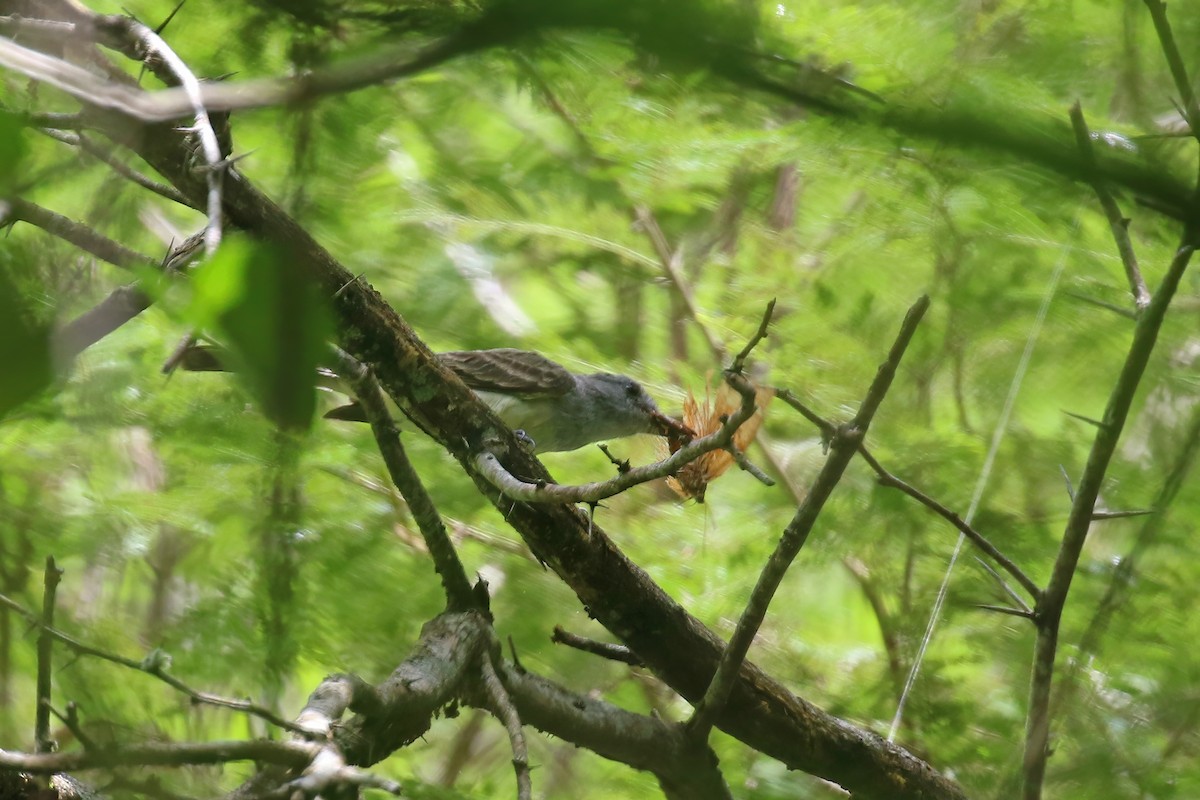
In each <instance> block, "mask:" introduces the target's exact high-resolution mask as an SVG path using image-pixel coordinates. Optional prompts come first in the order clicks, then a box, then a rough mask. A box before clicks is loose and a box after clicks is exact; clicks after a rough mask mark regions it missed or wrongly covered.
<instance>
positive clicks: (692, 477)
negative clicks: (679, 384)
mask: <svg viewBox="0 0 1200 800" xmlns="http://www.w3.org/2000/svg"><path fill="white" fill-rule="evenodd" d="M774 396H775V391H774V390H773V389H759V388H757V387H756V388H755V397H754V403H755V405H756V406H758V408H757V409H755V411H754V414H753V415H752V416H751V417H750V419H748V420H746V421H745V422H743V423H742V426H741V427H740V428H738V429H737V431H736V432H735V433H734V434H733V445H734V447H736V448H737V449H738V450H741V451H743V452H745V450H746V448H747V447H749V446H750V445H751V444H752V443H753V442H754V437H755V436H756V435H758V429H759V428H760V427H762V422H763V416H764V415H765V413H766V408H767V405H768V404H769V403H770V402H771V398H772V397H774ZM741 405H742V396H741V395H739V394H738V393H737V392H736V391H735V390H734V389H733V387H732V386H730V385H729V384H727V383H725V382H724V381H722V383H721V386H720V387H719V388H718V389H717V392H716V397H715V398H714V397H713V393H712V388H711V386H710V385H709V384H708V383H707V382H706V383H705V386H704V402H703V403H700V402H699V401H697V400H696V396H695V395H694V394H692V393H691V392H690V391H689V392H688V396H687V399H685V400H684V401H683V423H682V424H679V426H678V427H680V428H683V429H685V430H694V431H695V433H694V434H693V436H708V435H709V434H710V433H715V432H716V431H717V430H719V429H720V428H721V420H722V418H726V419H727V418H728V417H730V416H731V415H732V414H733V413H734V412H735V411H737V410H738V409H739V408H740V407H741ZM668 438H670V437H668ZM680 446H681V445H677V444H676V443H675V441H674V440H673V439H671V440H670V451H671V452H672V453H673V452H675V451H676V450H678V449H679V447H680ZM733 463H734V462H733V456H731V455H730V454H729V453H728V452H726V451H725V450H713V451H711V452H708V453H705V454H704V455H702V456H700V457H699V458H697V459H696V460H695V461H691V462H689V463H687V464H685V465H684V466H683V467H682V468H680V470H679V472H677V473H676V474H675V475H674V476H673V477H670V478H667V485H668V486H670V487H671V488H672V489H674V490H675V492H676V493H677V494H678V495H679V496H680V497H683V498H685V499H687V498H695V500H696V502H697V503H703V502H704V493H705V491H706V490H707V489H708V484H710V483H712V482H713V481H715V480H716V479H717V478H719V477H721V475H723V474H724V473H725V470H727V469H729V467H730V465H732V464H733Z"/></svg>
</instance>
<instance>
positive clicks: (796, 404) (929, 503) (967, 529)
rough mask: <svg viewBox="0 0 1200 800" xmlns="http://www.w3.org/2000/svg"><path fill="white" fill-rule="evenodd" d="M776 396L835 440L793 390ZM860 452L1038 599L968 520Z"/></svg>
mask: <svg viewBox="0 0 1200 800" xmlns="http://www.w3.org/2000/svg"><path fill="white" fill-rule="evenodd" d="M775 396H776V397H778V398H779V399H780V400H782V401H783V402H785V403H787V404H788V405H789V406H791V407H792V408H794V409H796V410H797V411H799V412H800V414H801V416H803V417H804V418H805V419H807V420H808V421H809V422H811V423H813V424H814V425H815V426H817V428H819V429H820V431H821V435H822V436H823V437H824V438H825V439H826V440H827V441H828V440H829V439H830V438H832V436H833V435H834V433H835V432H836V430H837V426H835V425H834V424H833V423H832V422H829V421H828V420H826V419H824V418H823V417H821V416H819V415H818V414H817V413H816V412H814V411H813V410H812V409H810V408H809V407H808V406H806V405H805V404H804V403H802V402H801V401H800V400H799V398H797V397H796V396H795V395H794V394H793V393H792V392H791V391H789V390H787V389H780V388H776V389H775ZM858 452H859V454H860V455H861V456H862V457H863V460H864V461H866V462H867V465H868V466H870V467H871V469H872V470H874V471H875V474H876V476H878V478H879V483H880V485H882V486H886V487H889V488H892V489H898V490H900V491H901V492H903V493H904V494H906V495H908V496H909V497H911V498H912V499H914V500H916V501H917V502H918V503H920V504H921V505H923V506H925V507H926V508H928V509H929V510H930V511H932V512H934V513H935V514H937V515H938V516H940V517H942V518H943V519H945V520H946V521H947V522H949V523H950V524H951V525H953V526H954V527H955V528H957V529H958V531H959V532H960V533H962V534H963V535H964V536H965V537H967V538H968V539H969V540H970V541H971V543H972V544H974V545H975V546H976V547H978V548H979V549H980V550H982V551H983V552H984V553H986V554H987V555H988V556H989V557H991V558H992V559H993V560H994V561H995V562H996V563H997V564H999V565H1000V566H1001V567H1003V568H1004V570H1005V571H1006V572H1008V573H1009V574H1010V575H1011V576H1012V577H1013V579H1014V580H1016V581H1017V583H1019V584H1021V586H1022V587H1023V588H1024V589H1025V591H1027V592H1029V596H1030V597H1032V598H1034V599H1035V600H1036V599H1037V597H1038V596H1039V594H1040V593H1041V589H1040V588H1039V587H1038V585H1037V584H1036V583H1034V582H1033V579H1032V578H1030V577H1029V576H1028V575H1026V574H1025V573H1024V572H1023V571H1022V570H1021V568H1020V567H1018V566H1017V564H1016V562H1014V561H1013V560H1012V559H1010V558H1009V557H1008V556H1006V555H1004V554H1003V553H1002V552H1000V549H999V548H997V547H996V546H995V545H993V544H992V543H991V542H990V541H989V540H988V539H987V537H985V536H984V535H983V534H981V533H980V532H979V531H977V530H975V529H974V528H973V527H971V525H970V524H968V523H967V521H966V520H964V519H963V518H962V517H961V516H959V515H958V514H957V513H956V512H954V511H952V510H951V509H950V508H948V507H947V506H945V505H943V504H942V503H940V502H938V501H937V500H935V499H933V498H932V497H930V496H929V495H927V494H925V493H924V492H922V491H921V490H920V489H917V488H916V487H915V486H913V485H912V484H910V483H908V482H907V481H905V480H903V479H901V478H899V477H898V476H896V475H894V474H892V473H891V472H889V471H888V469H887V468H886V467H884V466H883V464H881V463H880V462H879V460H878V459H877V458H875V456H874V455H873V454H872V453H871V451H870V450H868V449H867V447H866V445H865V444H860V445H859V448H858Z"/></svg>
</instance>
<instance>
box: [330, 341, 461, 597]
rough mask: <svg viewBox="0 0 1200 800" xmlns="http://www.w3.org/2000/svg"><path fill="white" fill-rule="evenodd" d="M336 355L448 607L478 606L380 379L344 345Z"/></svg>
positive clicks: (337, 350) (340, 369) (340, 368)
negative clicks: (406, 447)
mask: <svg viewBox="0 0 1200 800" xmlns="http://www.w3.org/2000/svg"><path fill="white" fill-rule="evenodd" d="M334 355H335V357H336V358H337V361H338V372H339V374H341V375H342V376H344V377H345V378H347V379H348V380H350V381H351V382H352V384H353V385H354V394H355V397H357V398H358V401H359V403H360V404H361V405H362V408H363V411H364V412H365V413H366V416H367V420H368V421H370V423H371V432H372V433H373V434H374V435H375V443H376V444H377V445H378V447H379V452H380V455H382V456H383V463H384V465H385V466H386V467H387V470H388V474H389V475H390V476H391V478H392V482H393V483H395V484H396V488H397V489H399V490H400V494H402V495H403V496H404V499H405V501H406V502H407V503H408V507H409V510H410V511H411V512H412V515H413V518H414V519H415V520H416V521H417V526H418V527H419V528H420V529H421V536H422V537H423V538H424V539H425V546H426V547H427V548H428V549H429V555H430V557H431V558H432V559H433V567H434V569H435V570H436V571H437V574H438V575H439V576H440V577H441V579H442V588H443V589H444V590H445V592H446V602H447V604H448V606H447V607H448V608H449V610H451V611H466V610H467V609H470V608H475V607H476V601H475V596H474V594H473V592H472V591H471V582H470V580H469V579H468V578H467V571H466V570H465V569H463V565H462V561H460V560H459V558H458V553H456V552H455V550H454V544H453V543H452V542H451V541H450V535H449V534H448V533H446V526H445V525H444V524H443V523H442V517H441V515H440V514H439V513H438V510H437V507H436V506H434V504H433V499H432V498H431V497H430V496H429V492H427V491H426V490H425V486H424V484H422V483H421V478H420V476H419V475H418V474H417V471H416V470H415V469H413V466H412V462H410V461H409V460H408V455H407V454H406V453H405V452H404V446H403V445H402V444H401V443H400V433H399V431H398V430H397V429H396V425H395V423H394V422H393V421H392V418H391V415H390V414H389V413H388V408H387V403H386V401H385V400H384V397H383V391H382V390H381V389H380V388H379V382H378V381H376V380H375V378H374V376H373V375H372V374H371V372H370V370H368V369H367V368H366V367H365V366H363V364H362V363H361V362H359V361H358V360H357V359H355V358H354V357H353V356H351V355H350V354H349V353H347V352H345V351H344V350H342V349H341V348H338V347H335V348H334Z"/></svg>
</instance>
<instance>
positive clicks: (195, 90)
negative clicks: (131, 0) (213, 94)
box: [127, 19, 225, 258]
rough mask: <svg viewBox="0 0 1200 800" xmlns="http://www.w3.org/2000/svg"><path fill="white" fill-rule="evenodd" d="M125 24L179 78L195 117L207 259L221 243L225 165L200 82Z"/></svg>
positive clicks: (149, 35) (167, 51) (151, 38)
mask: <svg viewBox="0 0 1200 800" xmlns="http://www.w3.org/2000/svg"><path fill="white" fill-rule="evenodd" d="M127 25H128V27H129V31H130V33H131V34H132V35H133V36H135V37H137V39H138V41H140V42H141V44H142V45H143V46H144V47H145V48H146V50H147V51H149V52H150V53H152V54H154V55H157V56H158V57H159V58H161V59H162V60H163V63H164V64H166V65H167V67H168V68H169V69H170V70H171V71H172V72H173V73H175V77H177V78H178V79H179V85H180V88H182V90H183V91H184V93H185V94H186V95H187V98H188V102H189V103H190V104H191V107H192V109H191V110H192V113H193V114H194V115H195V117H196V125H195V127H194V128H193V131H194V132H195V134H196V136H197V138H198V139H199V140H200V150H201V151H202V153H203V154H204V160H205V161H206V162H207V166H208V168H207V169H206V170H205V172H204V179H205V182H206V183H207V184H208V209H207V214H208V223H207V225H206V226H205V229H204V252H205V254H206V255H207V256H209V257H210V258H211V257H212V255H213V254H214V253H216V252H217V248H218V247H219V246H220V244H221V224H222V217H223V213H222V207H221V182H222V180H223V179H224V176H225V165H224V163H223V159H224V156H223V155H222V154H221V144H220V141H219V140H218V139H217V132H216V130H215V129H214V128H213V125H212V121H211V120H210V119H209V118H208V111H207V109H206V108H205V106H204V97H203V90H202V89H201V86H200V81H199V80H197V78H196V76H195V75H194V74H193V73H192V71H191V69H189V68H188V65H187V64H186V63H184V61H183V59H182V58H180V57H179V56H178V55H176V54H175V51H174V50H172V49H171V47H170V46H169V45H168V44H167V43H166V42H165V41H164V40H163V38H162V37H161V36H159V35H158V34H157V33H155V32H154V31H153V30H151V29H150V28H148V27H147V26H146V25H143V24H142V23H140V22H138V21H137V20H134V19H130V20H129V21H128V23H127Z"/></svg>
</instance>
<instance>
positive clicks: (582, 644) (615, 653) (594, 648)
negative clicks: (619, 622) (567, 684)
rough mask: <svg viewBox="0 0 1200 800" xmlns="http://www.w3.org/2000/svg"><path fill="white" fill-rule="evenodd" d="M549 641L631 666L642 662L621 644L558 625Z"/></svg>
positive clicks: (639, 664) (640, 664)
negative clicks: (573, 631)
mask: <svg viewBox="0 0 1200 800" xmlns="http://www.w3.org/2000/svg"><path fill="white" fill-rule="evenodd" d="M550 641H552V642H554V643H555V644H565V645H566V646H567V647H573V648H575V649H576V650H582V651H583V652H585V653H591V654H592V655H594V656H600V657H601V658H607V659H608V660H609V661H619V662H621V663H622V664H628V665H629V666H631V667H640V666H643V662H642V660H641V659H640V658H638V657H637V654H636V653H634V652H633V651H632V650H630V649H629V648H628V647H626V646H625V645H623V644H613V643H612V642H597V641H596V640H595V639H588V638H587V637H584V636H580V635H579V634H576V633H571V632H570V631H568V630H564V629H563V628H562V626H560V625H555V626H554V634H553V635H552V636H551V637H550Z"/></svg>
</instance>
